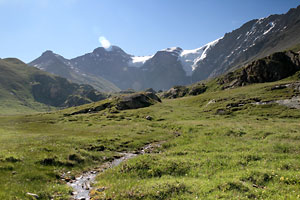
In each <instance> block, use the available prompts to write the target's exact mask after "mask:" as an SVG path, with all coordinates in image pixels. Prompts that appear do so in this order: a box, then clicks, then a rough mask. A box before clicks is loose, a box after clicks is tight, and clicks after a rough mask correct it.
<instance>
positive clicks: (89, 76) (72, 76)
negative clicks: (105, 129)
mask: <svg viewBox="0 0 300 200" xmlns="http://www.w3.org/2000/svg"><path fill="white" fill-rule="evenodd" d="M29 65H31V66H34V67H37V68H39V69H41V70H44V71H47V72H50V73H52V74H56V75H58V76H61V77H64V78H67V79H69V80H71V81H72V82H74V83H78V84H89V85H91V86H93V87H94V88H95V89H96V90H99V91H100V92H118V91H120V89H119V88H118V87H117V86H115V85H114V84H113V83H111V82H109V81H107V80H105V79H104V78H102V77H101V76H95V75H94V73H93V72H91V73H88V72H82V71H80V69H79V68H76V66H73V65H72V62H71V61H69V60H68V59H66V58H64V57H62V56H60V55H58V54H55V53H53V52H52V51H46V52H44V53H43V54H42V55H41V56H40V57H39V58H37V59H35V60H34V61H32V62H30V63H29Z"/></svg>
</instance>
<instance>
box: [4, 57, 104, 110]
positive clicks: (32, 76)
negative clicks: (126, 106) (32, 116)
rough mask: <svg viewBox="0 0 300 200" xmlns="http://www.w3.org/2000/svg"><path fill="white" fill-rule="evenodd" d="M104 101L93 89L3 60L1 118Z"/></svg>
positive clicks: (14, 61) (18, 62) (13, 60)
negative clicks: (14, 114) (11, 114)
mask: <svg viewBox="0 0 300 200" xmlns="http://www.w3.org/2000/svg"><path fill="white" fill-rule="evenodd" d="M104 98H106V96H105V95H103V94H102V93H99V92H98V91H96V90H95V89H94V88H92V87H91V86H89V85H78V84H75V83H71V82H69V81H68V80H67V79H65V78H61V77H58V76H55V75H51V74H49V73H47V72H43V71H41V70H39V69H37V68H34V67H29V66H28V65H26V64H25V63H23V62H22V61H20V60H18V59H15V58H8V59H0V102H1V103H0V108H1V109H0V110H1V112H2V113H0V114H10V113H22V112H28V111H45V110H51V108H53V107H69V106H76V105H82V104H84V103H90V102H93V101H98V100H102V99H104Z"/></svg>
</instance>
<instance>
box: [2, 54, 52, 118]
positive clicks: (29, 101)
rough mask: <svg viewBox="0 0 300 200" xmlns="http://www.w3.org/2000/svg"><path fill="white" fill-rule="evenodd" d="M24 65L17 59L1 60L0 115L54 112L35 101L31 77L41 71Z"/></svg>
mask: <svg viewBox="0 0 300 200" xmlns="http://www.w3.org/2000/svg"><path fill="white" fill-rule="evenodd" d="M24 65H25V64H24V63H22V62H21V61H19V60H16V59H4V60H0V101H1V104H0V110H1V113H0V115H3V114H4V115H7V114H16V113H29V112H38V111H40V112H41V111H48V110H53V108H51V107H48V106H46V105H44V104H41V103H38V102H36V101H34V99H33V96H32V94H31V88H30V79H29V76H30V74H31V73H33V72H34V73H38V72H39V70H37V69H35V68H29V67H24Z"/></svg>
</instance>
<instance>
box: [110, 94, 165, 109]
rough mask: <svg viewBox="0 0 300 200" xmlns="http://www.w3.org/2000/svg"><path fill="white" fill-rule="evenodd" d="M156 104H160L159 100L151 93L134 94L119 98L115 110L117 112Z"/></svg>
mask: <svg viewBox="0 0 300 200" xmlns="http://www.w3.org/2000/svg"><path fill="white" fill-rule="evenodd" d="M157 102H161V100H160V99H159V97H158V96H156V95H155V94H153V93H150V92H148V93H135V94H131V95H126V96H122V97H119V100H118V103H117V105H116V108H117V109H118V110H127V109H137V108H144V107H148V106H151V105H153V104H155V103H157Z"/></svg>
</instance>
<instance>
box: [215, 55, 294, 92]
mask: <svg viewBox="0 0 300 200" xmlns="http://www.w3.org/2000/svg"><path fill="white" fill-rule="evenodd" d="M299 70H300V56H299V54H298V53H295V52H293V51H288V52H278V53H274V54H272V55H270V56H267V57H265V58H262V59H259V60H256V61H253V62H252V63H250V64H248V65H246V66H245V67H243V68H241V69H238V70H236V71H234V72H230V73H228V74H226V75H225V76H223V77H221V78H219V80H218V81H219V84H221V85H223V89H226V88H233V87H238V86H244V85H249V84H253V83H264V82H272V81H278V80H281V79H284V78H286V77H289V76H292V75H293V74H295V73H296V72H297V71H299Z"/></svg>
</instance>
